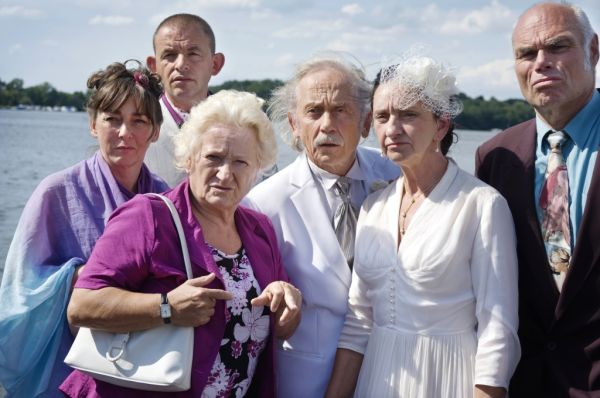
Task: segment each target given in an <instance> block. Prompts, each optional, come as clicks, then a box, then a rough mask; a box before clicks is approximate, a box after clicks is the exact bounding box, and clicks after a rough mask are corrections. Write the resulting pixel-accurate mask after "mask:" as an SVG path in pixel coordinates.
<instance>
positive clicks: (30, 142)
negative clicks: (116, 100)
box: [0, 110, 493, 277]
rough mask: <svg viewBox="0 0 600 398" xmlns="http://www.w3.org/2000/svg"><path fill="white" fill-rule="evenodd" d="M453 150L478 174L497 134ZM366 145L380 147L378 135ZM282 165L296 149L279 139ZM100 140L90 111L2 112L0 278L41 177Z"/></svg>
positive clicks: (464, 134)
mask: <svg viewBox="0 0 600 398" xmlns="http://www.w3.org/2000/svg"><path fill="white" fill-rule="evenodd" d="M457 134H458V136H459V141H458V143H456V144H455V145H454V146H453V147H452V148H451V151H450V156H452V157H453V158H454V159H455V160H456V162H457V163H458V165H459V166H460V167H462V168H463V169H464V170H467V171H469V172H473V169H474V154H475V149H476V148H477V146H478V145H479V144H481V143H482V142H483V141H485V140H487V139H489V138H491V137H492V135H493V133H490V132H487V131H470V130H459V131H457ZM363 145H367V146H372V147H376V146H377V143H376V142H375V139H374V137H373V135H372V134H371V136H370V137H369V139H367V140H366V141H365V142H364V143H363ZM278 149H279V160H278V166H279V169H281V168H283V167H284V166H286V165H287V164H289V163H290V162H292V160H293V159H294V158H295V156H296V153H295V152H294V151H293V150H291V149H290V148H289V147H288V146H287V145H285V144H282V143H281V142H278ZM95 150H96V141H95V139H93V138H92V137H91V135H90V133H89V127H88V118H87V114H85V113H82V112H79V113H60V112H36V111H14V110H0V159H2V161H1V163H0V192H1V197H2V201H1V206H0V277H1V274H2V270H3V269H4V263H5V261H6V253H7V251H8V247H9V245H10V242H11V240H12V236H13V233H14V230H15V227H16V225H17V222H18V221H19V217H20V215H21V211H22V210H23V206H24V205H25V202H26V201H27V199H28V198H29V195H31V192H32V191H33V189H34V188H35V187H36V186H37V184H38V183H39V182H40V180H41V179H42V178H44V177H45V176H46V175H48V174H50V173H53V172H55V171H58V170H61V169H64V168H65V167H68V166H70V165H72V164H74V163H76V162H78V161H80V160H82V159H85V158H87V157H89V156H90V155H91V154H93V153H94V151H95Z"/></svg>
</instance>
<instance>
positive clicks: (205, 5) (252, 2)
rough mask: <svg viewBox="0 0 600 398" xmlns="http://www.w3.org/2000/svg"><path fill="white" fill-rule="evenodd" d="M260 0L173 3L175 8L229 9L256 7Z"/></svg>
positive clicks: (204, 0)
mask: <svg viewBox="0 0 600 398" xmlns="http://www.w3.org/2000/svg"><path fill="white" fill-rule="evenodd" d="M260 5H261V0H183V1H179V2H177V3H176V4H175V9H179V10H186V9H188V10H190V9H191V10H198V11H202V10H204V11H206V10H207V9H231V8H258V7H259V6H260Z"/></svg>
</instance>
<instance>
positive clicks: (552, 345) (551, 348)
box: [546, 341, 556, 351]
mask: <svg viewBox="0 0 600 398" xmlns="http://www.w3.org/2000/svg"><path fill="white" fill-rule="evenodd" d="M546 348H548V351H554V350H556V343H555V342H554V341H551V342H549V343H548V344H546Z"/></svg>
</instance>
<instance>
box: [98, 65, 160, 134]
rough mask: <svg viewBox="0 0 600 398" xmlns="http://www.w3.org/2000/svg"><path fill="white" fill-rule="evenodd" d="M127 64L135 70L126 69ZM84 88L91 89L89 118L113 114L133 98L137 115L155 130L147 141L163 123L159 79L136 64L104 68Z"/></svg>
mask: <svg viewBox="0 0 600 398" xmlns="http://www.w3.org/2000/svg"><path fill="white" fill-rule="evenodd" d="M127 63H134V64H135V66H136V67H135V68H129V69H128V68H127V66H126V65H127ZM87 87H88V88H89V89H90V90H91V94H90V98H89V100H88V103H87V112H88V115H89V116H90V119H92V120H93V119H95V118H96V116H97V115H98V112H116V111H117V110H118V109H119V108H121V107H122V106H123V104H124V103H125V102H127V100H129V99H130V98H133V100H134V101H135V104H136V107H137V110H138V112H140V113H141V114H143V115H145V116H146V117H148V119H150V123H151V124H152V126H153V127H154V133H153V134H152V136H151V137H150V139H153V138H154V137H155V136H156V134H158V132H159V130H160V125H161V123H162V121H163V117H162V111H161V109H160V102H159V99H160V96H161V95H162V86H161V84H160V77H159V76H158V75H156V74H154V73H152V72H150V71H149V70H148V69H146V68H145V67H144V66H142V64H141V63H140V62H139V61H136V60H128V61H125V62H124V63H120V62H114V63H112V64H110V65H108V66H107V67H106V69H104V70H100V71H98V72H96V73H94V74H92V75H91V76H90V77H89V78H88V81H87Z"/></svg>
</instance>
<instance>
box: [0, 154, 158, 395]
mask: <svg viewBox="0 0 600 398" xmlns="http://www.w3.org/2000/svg"><path fill="white" fill-rule="evenodd" d="M137 189H138V192H139V193H146V192H162V191H165V190H167V189H168V186H167V185H166V183H165V182H164V181H162V180H161V179H159V178H158V177H156V176H154V175H152V174H151V173H150V172H149V171H148V169H147V168H146V166H142V170H141V172H140V176H139V178H138V186H137ZM132 197H133V194H132V193H130V192H128V191H127V190H126V189H124V188H123V187H121V186H120V185H119V184H118V183H117V181H116V180H115V178H114V177H113V175H112V173H111V171H110V169H109V167H108V165H107V164H106V162H105V161H104V159H103V158H102V156H101V154H100V153H99V152H96V154H95V155H94V156H92V157H91V158H89V159H87V160H84V161H82V162H80V163H78V164H76V165H74V166H72V167H70V168H68V169H65V170H63V171H60V172H58V173H55V174H52V175H50V176H48V177H46V178H45V179H44V180H42V182H41V183H40V184H39V185H38V187H37V188H36V189H35V191H34V192H33V194H32V195H31V197H30V198H29V200H28V201H27V204H26V205H25V208H24V209H23V214H22V215H21V219H20V220H19V224H18V226H17V229H16V231H15V236H14V238H13V241H12V243H11V245H10V248H9V250H8V255H7V257H6V264H5V267H4V275H3V279H2V283H1V285H0V303H1V304H0V383H1V384H2V385H3V386H4V388H5V389H6V390H7V391H8V392H9V396H15V397H17V396H18V397H21V396H23V397H25V396H26V397H35V396H50V397H52V396H57V397H59V396H62V394H60V392H59V391H58V385H59V384H60V383H61V382H62V381H63V379H64V378H66V376H67V375H68V374H69V373H70V371H71V369H70V368H69V367H67V366H66V365H65V364H64V363H63V359H64V357H65V355H66V352H67V351H68V349H69V347H70V346H71V343H72V341H73V338H72V336H71V333H70V331H69V329H68V325H67V321H66V307H67V304H68V300H69V296H70V286H71V279H72V276H73V271H74V270H75V267H76V266H78V265H80V264H84V263H85V261H86V260H87V259H88V258H89V256H90V254H91V252H92V248H93V247H94V244H95V243H96V240H97V239H98V238H99V237H100V235H101V234H102V232H103V231H104V225H105V224H106V221H107V220H108V217H109V216H110V215H111V213H112V212H113V211H114V210H115V209H116V208H117V207H119V206H120V205H121V204H123V203H124V202H126V201H127V200H129V199H131V198H132Z"/></svg>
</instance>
